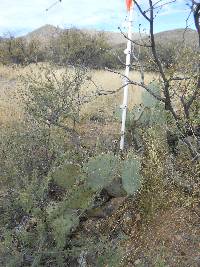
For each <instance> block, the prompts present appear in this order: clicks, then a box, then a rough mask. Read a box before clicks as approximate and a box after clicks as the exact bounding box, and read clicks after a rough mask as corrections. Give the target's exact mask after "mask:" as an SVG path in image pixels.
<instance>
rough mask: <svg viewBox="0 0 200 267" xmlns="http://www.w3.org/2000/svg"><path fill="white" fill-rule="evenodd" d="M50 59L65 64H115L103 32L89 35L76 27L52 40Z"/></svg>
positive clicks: (101, 66) (95, 65) (108, 65)
mask: <svg viewBox="0 0 200 267" xmlns="http://www.w3.org/2000/svg"><path fill="white" fill-rule="evenodd" d="M50 58H52V60H53V61H54V62H56V63H59V64H65V65H72V66H74V65H83V66H86V67H90V68H104V67H105V66H107V67H110V66H111V65H112V66H113V65H114V64H116V60H115V57H114V56H113V55H112V53H111V47H110V46H109V44H108V42H107V40H106V38H105V36H104V34H97V35H94V36H92V35H90V34H88V33H85V32H83V31H80V30H77V29H70V30H65V31H64V32H63V33H62V34H61V35H60V36H59V37H58V38H57V39H55V40H53V43H52V49H51V56H50Z"/></svg>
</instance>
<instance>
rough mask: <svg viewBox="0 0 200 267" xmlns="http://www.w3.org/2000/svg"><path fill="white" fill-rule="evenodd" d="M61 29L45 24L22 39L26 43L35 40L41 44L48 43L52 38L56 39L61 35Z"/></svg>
mask: <svg viewBox="0 0 200 267" xmlns="http://www.w3.org/2000/svg"><path fill="white" fill-rule="evenodd" d="M62 31H63V30H62V29H60V28H59V27H55V26H52V25H49V24H46V25H44V26H42V27H40V28H38V29H36V30H34V31H32V32H30V33H28V34H27V35H26V36H24V38H26V40H27V41H29V40H31V39H37V40H39V41H40V42H41V43H48V42H49V41H50V40H51V39H52V38H56V37H58V36H59V35H60V34H61V33H62Z"/></svg>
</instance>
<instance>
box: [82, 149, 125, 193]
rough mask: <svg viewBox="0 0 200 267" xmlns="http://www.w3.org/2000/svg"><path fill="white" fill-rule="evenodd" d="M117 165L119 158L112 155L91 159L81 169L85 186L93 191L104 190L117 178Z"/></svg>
mask: <svg viewBox="0 0 200 267" xmlns="http://www.w3.org/2000/svg"><path fill="white" fill-rule="evenodd" d="M119 165H120V161H119V158H118V157H117V156H115V155H114V154H112V153H108V154H102V155H99V156H97V157H94V158H91V159H90V160H89V161H88V162H87V164H85V166H84V167H83V170H84V172H85V173H86V183H87V185H88V186H89V187H91V188H92V189H93V190H94V191H97V190H99V189H102V188H105V187H106V186H108V185H109V184H110V183H111V182H112V181H113V179H114V178H116V177H117V176H119Z"/></svg>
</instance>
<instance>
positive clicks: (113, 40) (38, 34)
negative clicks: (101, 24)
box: [24, 24, 139, 46]
mask: <svg viewBox="0 0 200 267" xmlns="http://www.w3.org/2000/svg"><path fill="white" fill-rule="evenodd" d="M64 31H67V29H66V30H63V29H61V28H59V27H55V26H52V25H49V24H47V25H44V26H42V27H40V28H38V29H36V30H34V31H32V32H30V33H28V34H27V35H26V36H24V37H25V38H26V39H27V41H29V40H31V39H38V40H39V41H41V42H42V43H48V42H49V41H50V40H51V39H52V38H55V37H58V36H59V35H60V34H61V33H62V32H64ZM82 31H83V32H85V33H87V34H89V35H91V36H95V35H98V34H100V33H104V35H105V37H106V38H107V40H108V42H109V43H110V44H111V45H113V46H118V45H121V44H125V43H126V39H125V38H124V37H123V36H122V34H121V33H120V32H118V33H117V32H107V31H97V30H90V29H84V30H82ZM138 38H139V33H134V34H133V39H134V40H137V39H138Z"/></svg>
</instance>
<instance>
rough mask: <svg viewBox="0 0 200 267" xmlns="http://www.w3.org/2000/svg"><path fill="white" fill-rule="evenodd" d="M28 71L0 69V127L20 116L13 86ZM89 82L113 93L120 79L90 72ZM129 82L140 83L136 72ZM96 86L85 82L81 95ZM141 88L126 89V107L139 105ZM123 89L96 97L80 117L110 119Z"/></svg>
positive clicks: (83, 109)
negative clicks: (107, 117)
mask: <svg viewBox="0 0 200 267" xmlns="http://www.w3.org/2000/svg"><path fill="white" fill-rule="evenodd" d="M31 69H32V70H33V71H37V70H38V69H37V66H36V65H32V66H31ZM29 70H30V67H26V68H20V67H16V66H13V67H6V66H2V65H1V66H0V124H2V123H10V122H13V121H16V120H20V119H21V117H22V109H21V108H20V103H19V101H18V99H17V94H16V92H17V87H18V86H19V83H18V77H19V76H20V75H22V74H26V73H27V72H28V71H29ZM90 75H91V78H92V80H93V81H94V83H95V84H96V85H97V86H98V88H100V89H103V90H105V91H106V90H109V91H110V90H116V89H118V88H119V87H120V86H121V85H122V78H121V77H120V76H119V75H117V74H114V73H110V72H107V71H102V70H100V71H98V70H94V71H91V73H90ZM154 76H155V75H153V74H152V73H147V74H146V75H145V80H146V82H150V81H151V80H152V79H153V78H154ZM130 77H131V79H133V80H137V81H139V80H140V75H139V73H138V72H131V74H130ZM95 90H96V87H95V85H94V84H92V83H91V82H89V81H88V82H87V83H86V84H85V85H84V87H83V92H84V93H88V92H92V91H95ZM142 91H143V90H142V89H141V88H139V87H136V86H130V88H129V108H132V107H133V105H135V104H138V103H141V94H142ZM122 98H123V90H121V91H120V92H119V93H116V94H113V95H109V96H100V97H98V98H96V99H95V100H94V101H92V102H90V103H88V104H87V105H85V106H84V107H83V108H82V115H83V116H84V117H86V118H87V117H90V116H91V115H92V114H99V113H100V114H104V116H105V115H106V116H112V114H113V112H114V111H115V110H116V108H117V107H119V106H120V104H121V103H122Z"/></svg>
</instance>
